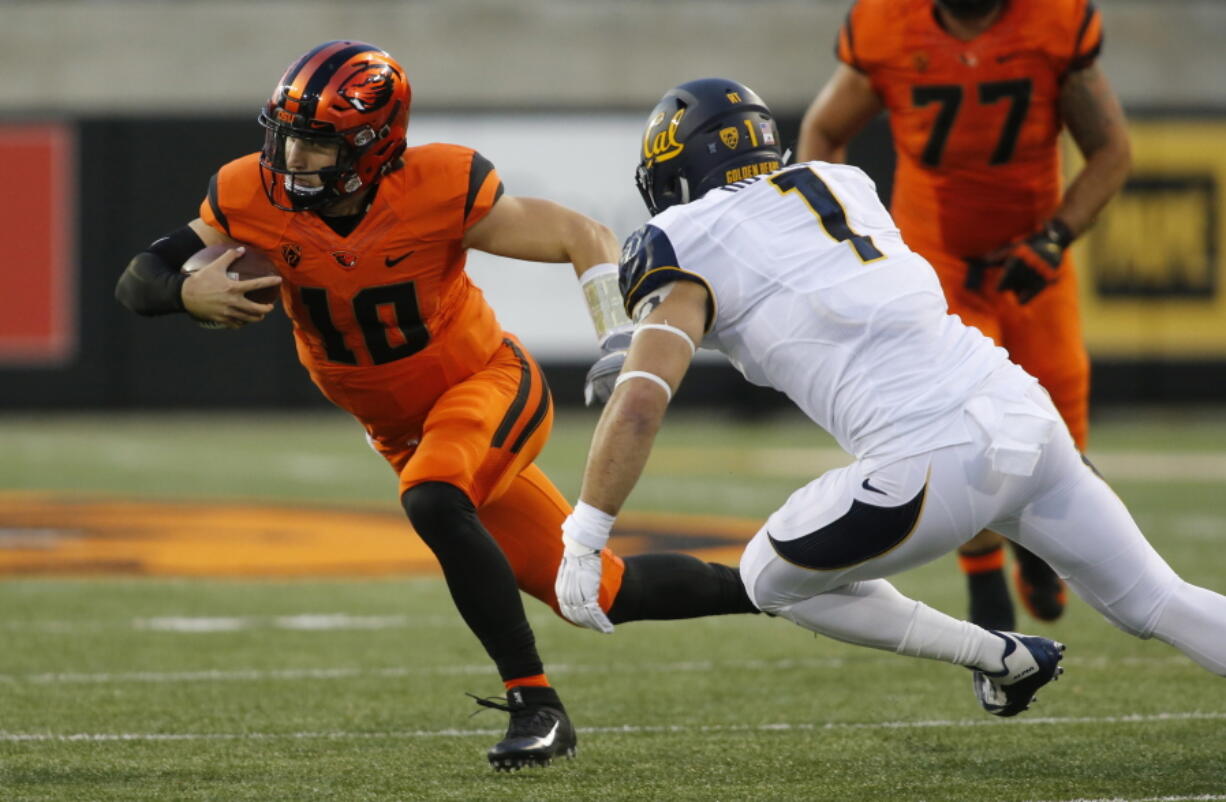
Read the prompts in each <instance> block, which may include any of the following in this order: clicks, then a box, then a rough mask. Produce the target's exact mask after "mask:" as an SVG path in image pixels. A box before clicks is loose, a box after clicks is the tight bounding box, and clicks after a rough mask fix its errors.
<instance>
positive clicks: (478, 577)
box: [400, 482, 545, 682]
mask: <svg viewBox="0 0 1226 802" xmlns="http://www.w3.org/2000/svg"><path fill="white" fill-rule="evenodd" d="M400 503H401V504H402V505H403V506H404V511H405V512H406V513H407V514H408V516H409V521H410V523H412V524H413V528H414V529H416V530H417V534H418V535H420V536H421V539H422V540H423V541H425V543H426V545H427V546H429V547H430V550H431V551H433V552H434V556H435V557H436V558H437V559H438V564H439V565H440V566H441V567H442V569H443V576H444V577H445V578H446V580H447V588H448V590H450V591H451V598H452V600H453V601H454V602H455V606H456V609H457V610H459V611H460V615H461V616H462V617H463V618H464V622H465V623H466V624H468V628H469V629H471V630H472V632H473V634H474V635H476V636H477V638H478V639H479V640H480V641H481V645H482V646H484V647H485V651H486V652H487V653H488V654H489V656H490V657H491V658H492V659H493V661H494V663H495V664H496V665H497V666H498V673H499V674H500V675H501V677H502V679H503V681H504V682H505V681H507V680H511V679H519V678H521V677H531V676H536V675H537V674H543V673H545V668H544V666H543V665H542V663H541V658H540V656H539V655H538V654H537V652H536V637H535V636H534V635H533V634H532V627H530V626H529V625H528V618H527V616H525V615H524V604H523V600H522V599H521V598H520V595H519V587H518V586H517V584H516V582H515V573H514V571H513V570H512V569H511V564H510V563H509V562H508V561H507V558H506V555H505V554H503V553H502V549H500V548H499V547H498V544H497V543H496V542H495V541H494V538H493V536H491V535H490V533H489V532H488V531H487V530H486V528H485V527H484V526H483V525H482V524H481V521H480V520H479V519H478V518H477V511H476V509H475V508H474V507H473V504H472V502H471V501H470V500H469V499H468V496H466V495H465V494H464V493H463V491H461V490H460V489H459V488H457V487H455V486H454V485H449V484H446V483H445V482H426V483H424V484H420V485H415V486H414V487H411V488H409V489H408V490H406V491H405V492H404V495H403V496H402V497H401V499H400Z"/></svg>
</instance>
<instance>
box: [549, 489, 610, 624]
mask: <svg viewBox="0 0 1226 802" xmlns="http://www.w3.org/2000/svg"><path fill="white" fill-rule="evenodd" d="M612 528H613V516H612V515H609V514H607V513H604V512H601V511H600V510H598V509H596V508H595V507H592V506H590V505H588V504H584V503H583V502H582V501H580V502H579V503H578V504H577V505H575V511H574V512H572V513H571V514H570V515H569V516H567V518H566V520H565V521H564V522H563V523H562V543H563V544H564V545H565V547H566V548H565V551H564V552H563V553H562V564H561V565H560V566H559V567H558V576H557V579H556V580H555V581H554V585H553V589H554V593H555V595H557V597H558V609H559V610H560V611H561V612H562V616H563V617H564V618H566V620H567V621H570V622H571V623H574V624H578V625H579V626H581V627H587V628H588V629H594V630H596V631H597V632H603V633H605V634H606V635H607V634H609V633H611V632H612V631H613V623H612V622H611V621H609V617H608V616H607V615H605V613H604V610H601V609H600V600H599V597H600V574H601V569H602V568H603V565H602V563H601V559H600V551H601V549H603V548H604V543H605V542H606V541H607V540H608V537H609V531H610V530H611V529H612Z"/></svg>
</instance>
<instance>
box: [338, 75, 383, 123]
mask: <svg viewBox="0 0 1226 802" xmlns="http://www.w3.org/2000/svg"><path fill="white" fill-rule="evenodd" d="M395 82H396V76H395V74H394V73H393V72H392V71H391V70H390V69H388V68H387V66H386V65H383V64H368V65H366V66H364V67H362V68H361V69H359V70H358V71H357V72H355V73H353V74H352V75H350V76H349V77H348V78H346V79H345V81H344V83H342V84H341V86H340V89H339V90H337V93H338V94H339V95H340V96H341V97H343V98H344V99H345V100H346V101H347V102H348V103H349V105H350V106H353V107H354V108H355V109H357V110H358V111H361V112H370V111H378V110H379V109H381V108H383V107H384V106H386V105H387V102H388V101H389V100H391V99H392V90H393V88H394V87H395Z"/></svg>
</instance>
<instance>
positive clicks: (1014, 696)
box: [557, 79, 1226, 716]
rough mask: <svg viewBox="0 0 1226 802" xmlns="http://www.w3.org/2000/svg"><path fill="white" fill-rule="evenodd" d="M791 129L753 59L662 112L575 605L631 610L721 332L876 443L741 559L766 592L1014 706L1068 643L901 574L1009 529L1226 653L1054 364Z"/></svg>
mask: <svg viewBox="0 0 1226 802" xmlns="http://www.w3.org/2000/svg"><path fill="white" fill-rule="evenodd" d="M778 139H779V135H778V132H777V130H776V127H775V122H774V120H773V118H772V116H771V114H770V111H769V109H768V108H767V107H766V105H765V104H764V103H763V102H762V100H761V99H760V98H759V97H758V96H757V95H756V94H754V93H753V92H752V91H751V90H750V89H749V88H748V87H746V86H744V85H743V84H739V83H737V82H735V81H727V80H722V79H703V80H698V81H692V82H689V83H686V84H682V85H680V86H678V87H676V88H674V89H672V90H670V91H669V92H667V93H666V94H665V95H664V97H663V99H662V100H661V101H660V102H659V104H658V105H657V106H656V107H655V109H654V110H653V111H652V113H651V116H650V118H649V121H648V124H647V129H646V132H645V133H644V137H643V151H642V159H641V161H640V164H639V168H638V185H639V189H640V190H641V192H642V194H643V198H644V200H645V201H646V203H647V206H648V208H649V209H650V210H651V212H652V214H653V215H655V216H654V217H653V218H652V219H651V221H650V222H649V223H648V224H647V225H645V226H643V227H642V228H641V229H639V230H638V231H637V232H636V233H635V234H634V235H633V236H631V237H630V239H629V240H627V242H626V244H625V247H624V248H623V250H622V258H621V268H620V269H621V289H622V293H623V296H624V300H625V305H626V309H627V311H628V312H630V313H631V317H632V318H633V319H634V321H635V329H634V334H633V338H632V342H631V346H630V349H629V352H628V354H626V355H625V357H624V366H623V368H622V370H621V371H620V374H612V373H608V374H606V381H607V382H608V384H610V385H611V386H612V393H611V397H610V398H609V401H608V406H607V407H606V408H605V411H604V414H603V415H602V416H601V419H600V422H599V424H598V425H597V428H596V432H595V435H594V438H593V442H592V448H591V452H590V454H589V456H588V460H587V467H586V469H585V472H584V476H583V486H582V490H581V493H580V500H579V502H578V503H577V504H576V505H575V509H574V511H573V512H572V513H571V515H570V516H568V517H567V519H566V522H565V523H564V524H563V527H562V540H563V542H564V544H565V547H566V554H567V556H566V558H565V559H564V560H563V563H562V567H561V569H560V571H559V573H558V578H557V594H558V600H559V603H560V604H561V607H562V611H563V613H564V614H565V615H567V616H568V617H569V618H571V620H573V621H575V622H576V623H581V624H584V625H585V626H588V627H592V628H596V629H601V630H604V631H607V630H608V629H609V628H610V627H609V622H608V620H607V619H606V616H605V615H604V613H603V612H602V610H601V609H600V606H599V603H598V599H597V591H598V589H599V585H600V580H601V575H602V567H601V560H600V556H599V555H600V550H601V549H602V548H603V547H604V545H605V542H606V541H607V539H608V535H609V531H610V529H611V527H612V524H613V521H614V518H615V516H616V515H617V513H618V511H619V510H620V509H621V507H622V504H623V503H624V502H625V500H626V498H627V496H628V495H629V493H630V491H631V489H632V488H633V487H634V485H635V483H636V481H637V480H638V477H639V475H640V473H641V471H642V469H643V466H644V464H645V463H646V461H647V457H648V454H649V452H650V450H651V444H652V441H653V439H654V437H655V434H656V431H657V430H658V428H659V426H660V424H661V422H662V420H663V418H664V414H665V412H666V410H667V407H668V403H669V400H670V399H671V397H672V394H673V393H674V392H676V390H677V387H678V386H679V385H680V383H681V380H682V377H683V376H684V374H685V371H686V369H687V368H688V366H689V364H690V360H691V358H692V356H693V354H694V351H695V349H696V348H697V347H698V346H700V345H702V346H706V347H708V348H714V349H717V350H719V351H722V352H723V353H724V354H726V355H727V356H728V358H729V359H730V360H731V362H732V364H733V365H735V366H736V367H737V369H738V370H740V371H741V373H742V374H743V375H744V376H745V378H746V379H748V380H749V381H751V382H753V383H755V384H759V385H764V386H769V387H773V388H775V389H778V390H780V391H782V392H784V393H786V394H787V395H788V397H789V398H791V399H792V401H793V402H794V403H795V404H796V405H797V406H798V407H799V408H800V409H801V410H802V411H804V413H805V414H806V415H808V416H809V418H810V419H811V420H813V421H814V423H816V424H818V425H819V426H820V427H822V428H823V429H825V430H827V431H829V432H830V433H831V434H832V435H833V436H834V437H835V438H836V439H837V440H838V442H839V444H840V445H841V446H842V447H843V448H844V449H846V450H847V451H848V452H849V453H851V454H852V455H854V456H855V461H854V462H853V463H852V464H851V465H848V466H846V467H843V468H839V469H836V470H832V471H829V472H827V473H826V474H824V475H823V476H821V477H819V478H817V479H815V480H814V481H813V482H811V483H809V484H808V485H806V486H804V487H802V488H800V489H799V490H797V491H796V492H795V493H793V494H792V496H791V497H790V498H789V499H788V501H787V502H786V503H785V504H784V505H783V507H781V508H780V509H779V510H777V511H776V512H775V513H773V514H772V515H771V516H770V517H769V518H768V519H767V521H766V523H765V525H764V526H763V527H762V528H761V529H760V530H759V531H758V533H757V534H756V535H755V536H754V538H753V539H752V540H751V541H750V543H749V545H748V547H747V548H746V550H745V554H744V557H743V559H742V561H741V576H742V579H743V580H744V582H745V586H746V589H747V590H748V592H749V596H750V598H752V599H753V600H754V602H755V603H756V604H757V605H758V607H760V608H761V609H762V610H764V611H766V612H770V613H773V614H775V615H779V616H782V617H784V618H787V619H789V620H791V621H793V622H795V623H797V624H799V625H800V626H802V627H804V628H806V629H809V630H812V631H814V632H818V633H821V634H824V635H827V636H829V637H832V638H836V639H839V640H843V641H847V642H849V643H855V644H859V645H862V646H870V647H873V648H878V649H886V650H890V651H894V652H897V653H899V654H905V655H911V656H914V657H926V658H930V659H934V660H942V661H946V662H949V663H954V664H957V665H962V666H967V667H969V668H972V669H974V690H975V693H976V696H977V697H978V699H979V701H980V703H981V704H982V706H983V707H984V709H985V710H987V711H988V712H989V713H992V714H995V715H998V716H1012V715H1016V714H1017V713H1020V712H1021V711H1023V710H1025V709H1026V707H1027V706H1028V705H1029V704H1030V702H1031V701H1032V699H1033V697H1034V694H1035V692H1036V691H1037V690H1038V689H1039V688H1040V687H1042V686H1043V685H1045V684H1046V683H1047V682H1049V681H1051V680H1053V679H1055V678H1056V676H1057V675H1058V674H1059V673H1060V670H1061V667H1060V665H1059V663H1060V659H1061V655H1062V652H1063V648H1064V647H1063V646H1062V645H1061V644H1058V643H1056V642H1054V641H1051V640H1048V639H1047V638H1041V637H1033V636H1027V635H1020V634H1017V633H1013V632H998V631H993V630H988V629H984V628H981V627H979V626H976V625H975V624H972V623H970V622H966V621H958V620H955V619H953V618H951V617H950V616H947V615H945V614H944V613H940V612H938V611H936V610H933V609H931V608H929V607H927V606H926V605H924V604H922V603H920V602H918V601H915V600H912V599H908V598H906V597H905V596H903V595H902V594H901V593H899V592H898V591H897V590H896V589H895V588H894V586H893V585H891V584H890V583H889V582H887V581H886V580H885V579H883V578H882V577H885V576H888V575H890V574H893V573H896V572H899V571H903V570H906V569H908V568H912V567H915V566H918V565H920V564H922V563H925V562H928V561H930V560H932V559H934V558H936V557H939V556H941V555H942V554H945V553H947V552H948V551H950V550H952V549H955V548H957V546H958V545H959V544H960V543H962V542H964V541H966V540H967V539H968V538H970V537H972V536H973V535H974V534H975V533H976V532H979V531H981V530H982V529H984V528H988V527H990V528H992V529H994V530H996V531H1000V532H1003V533H1005V534H1007V535H1008V536H1009V537H1010V538H1014V539H1016V540H1017V541H1018V542H1020V543H1021V544H1023V545H1024V546H1026V547H1027V548H1030V549H1032V550H1033V551H1034V552H1035V553H1037V554H1038V555H1040V556H1041V557H1042V558H1043V559H1045V560H1047V561H1048V562H1049V563H1050V564H1051V565H1052V566H1054V567H1055V568H1056V570H1057V571H1059V572H1060V574H1061V576H1063V577H1064V578H1065V579H1066V580H1067V582H1068V583H1069V585H1070V586H1071V587H1072V588H1073V590H1074V591H1076V592H1077V594H1078V595H1080V596H1081V597H1082V598H1083V599H1085V600H1086V601H1087V602H1088V603H1089V604H1090V605H1092V606H1093V607H1094V608H1095V609H1097V610H1098V611H1099V612H1101V613H1102V614H1103V615H1104V616H1106V617H1107V619H1108V620H1110V621H1111V622H1112V623H1114V624H1115V625H1116V626H1118V627H1120V628H1121V629H1123V630H1124V631H1125V632H1129V633H1131V634H1133V635H1137V636H1139V637H1142V638H1149V637H1156V638H1158V639H1159V640H1162V641H1165V642H1166V643H1169V644H1171V645H1172V646H1175V647H1176V648H1178V649H1180V650H1181V651H1183V652H1184V653H1185V654H1187V655H1188V656H1189V657H1191V658H1192V659H1193V660H1194V661H1196V662H1197V663H1199V664H1200V665H1202V666H1204V667H1205V668H1207V669H1208V670H1210V671H1212V672H1214V673H1215V674H1219V675H1226V597H1223V596H1221V595H1219V594H1217V593H1214V592H1212V591H1209V590H1206V589H1204V588H1200V587H1196V586H1194V585H1190V584H1188V583H1187V582H1184V581H1183V580H1182V579H1180V577H1179V576H1178V575H1176V574H1175V572H1174V571H1173V570H1172V569H1171V568H1170V567H1169V566H1168V565H1167V564H1166V563H1165V562H1164V561H1163V560H1162V558H1161V557H1160V556H1159V555H1158V554H1157V553H1156V552H1155V551H1154V549H1153V548H1152V547H1151V546H1150V544H1149V543H1148V542H1147V541H1146V539H1145V537H1144V535H1142V534H1141V532H1140V530H1139V529H1138V528H1137V525H1136V523H1135V522H1134V521H1133V520H1132V517H1131V516H1130V515H1129V513H1128V511H1127V510H1126V509H1125V507H1124V505H1123V503H1122V502H1121V501H1120V500H1119V498H1117V497H1116V496H1115V494H1114V493H1112V491H1111V488H1109V487H1108V486H1107V484H1106V482H1104V481H1103V480H1102V478H1100V477H1099V476H1097V475H1096V474H1095V473H1094V472H1093V471H1092V470H1091V469H1090V468H1089V467H1088V466H1087V465H1086V464H1085V463H1084V462H1083V461H1082V460H1081V457H1080V454H1079V453H1078V451H1077V449H1076V446H1075V445H1074V443H1073V439H1072V437H1071V436H1070V435H1069V431H1068V428H1067V427H1066V426H1065V425H1064V423H1063V422H1062V421H1061V419H1060V415H1059V413H1058V412H1057V411H1056V409H1055V407H1054V406H1053V405H1052V402H1051V399H1050V398H1049V397H1048V395H1047V393H1046V392H1045V391H1044V390H1043V389H1042V388H1041V387H1040V386H1039V384H1038V382H1037V381H1036V380H1035V379H1034V378H1033V377H1031V376H1030V375H1029V374H1027V373H1026V372H1025V371H1023V370H1022V369H1021V368H1020V367H1018V366H1017V365H1016V364H1014V363H1013V362H1010V361H1009V359H1008V357H1007V355H1006V353H1005V351H1004V350H1003V349H1001V348H999V347H996V346H995V345H993V343H992V342H991V340H989V339H988V338H987V337H985V336H984V335H983V334H982V333H980V332H979V330H978V329H975V328H972V327H969V326H966V325H964V324H963V323H962V322H961V321H960V320H959V319H958V318H957V317H954V316H952V315H949V314H948V313H947V306H946V302H945V297H944V294H943V293H942V290H941V285H940V282H939V281H938V280H937V276H936V274H935V272H934V271H933V269H932V268H931V266H929V265H928V263H927V262H926V261H925V260H924V259H923V258H922V257H921V256H919V255H918V254H916V253H915V252H913V251H912V250H911V249H910V248H909V247H907V244H906V243H905V242H904V241H903V239H902V236H901V235H900V234H899V231H898V229H897V228H896V227H895V225H894V223H893V221H892V220H891V219H890V216H889V213H888V212H886V210H885V208H884V207H883V206H882V205H881V202H880V201H879V200H878V198H877V194H876V188H875V187H874V186H873V183H872V181H870V180H869V179H868V177H867V176H866V175H865V174H864V173H863V172H862V171H861V170H859V169H858V168H856V167H851V166H847V165H837V164H828V163H825V162H805V163H801V164H797V165H793V166H790V167H781V162H782V157H781V155H780V149H779V145H778ZM613 375H616V379H613V378H612V376H613ZM1104 555H1109V557H1105V556H1104Z"/></svg>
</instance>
